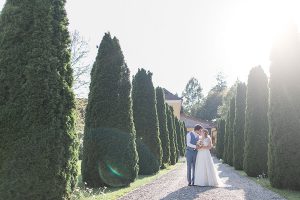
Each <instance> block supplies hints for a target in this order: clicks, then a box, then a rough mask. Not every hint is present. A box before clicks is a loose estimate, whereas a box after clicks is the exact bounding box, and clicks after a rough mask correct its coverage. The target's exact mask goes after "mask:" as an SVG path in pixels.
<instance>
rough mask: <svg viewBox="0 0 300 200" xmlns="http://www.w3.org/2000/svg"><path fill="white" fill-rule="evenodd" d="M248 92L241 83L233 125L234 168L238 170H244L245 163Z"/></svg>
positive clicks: (236, 97) (237, 89) (238, 89)
mask: <svg viewBox="0 0 300 200" xmlns="http://www.w3.org/2000/svg"><path fill="white" fill-rule="evenodd" d="M246 91H247V86H246V84H245V83H242V82H239V83H238V84H237V88H236V96H235V119H234V124H233V126H234V127H233V130H234V131H233V166H234V168H235V169H237V170H241V169H243V161H244V145H245V143H244V130H245V109H246Z"/></svg>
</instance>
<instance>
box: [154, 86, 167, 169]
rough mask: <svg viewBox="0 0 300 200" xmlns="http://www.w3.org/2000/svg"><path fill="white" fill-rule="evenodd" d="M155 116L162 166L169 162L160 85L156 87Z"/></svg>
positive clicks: (163, 100) (164, 107)
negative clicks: (157, 125) (161, 152)
mask: <svg viewBox="0 0 300 200" xmlns="http://www.w3.org/2000/svg"><path fill="white" fill-rule="evenodd" d="M156 101H157V116H158V121H159V133H160V135H159V136H160V140H161V146H162V151H163V154H162V167H165V165H168V164H169V163H170V138H169V131H168V127H167V113H166V104H165V94H164V90H163V89H162V88H161V87H157V88H156Z"/></svg>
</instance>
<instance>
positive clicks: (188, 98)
mask: <svg viewBox="0 0 300 200" xmlns="http://www.w3.org/2000/svg"><path fill="white" fill-rule="evenodd" d="M182 97H183V109H184V111H185V112H187V113H191V111H192V109H193V107H194V106H196V105H199V104H200V103H201V99H202V97H203V94H202V87H201V85H200V83H199V81H198V80H197V79H196V78H194V77H192V78H191V79H190V80H189V81H188V83H187V85H186V86H185V89H184V91H183V92H182Z"/></svg>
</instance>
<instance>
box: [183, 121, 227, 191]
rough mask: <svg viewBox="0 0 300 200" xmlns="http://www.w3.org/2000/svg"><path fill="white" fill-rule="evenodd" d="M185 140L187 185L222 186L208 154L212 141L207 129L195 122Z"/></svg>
mask: <svg viewBox="0 0 300 200" xmlns="http://www.w3.org/2000/svg"><path fill="white" fill-rule="evenodd" d="M186 142H187V148H186V160H187V179H188V182H189V183H188V185H189V186H191V185H198V186H215V187H221V186H223V184H222V182H221V180H220V178H219V176H218V174H217V170H216V169H215V167H214V163H213V160H212V157H211V155H210V151H209V150H210V149H211V147H212V141H211V138H210V136H209V135H208V130H206V129H203V128H202V126H200V125H199V124H197V125H196V126H195V127H194V131H193V132H189V133H188V134H187V136H186Z"/></svg>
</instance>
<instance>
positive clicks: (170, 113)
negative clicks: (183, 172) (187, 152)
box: [166, 104, 177, 165]
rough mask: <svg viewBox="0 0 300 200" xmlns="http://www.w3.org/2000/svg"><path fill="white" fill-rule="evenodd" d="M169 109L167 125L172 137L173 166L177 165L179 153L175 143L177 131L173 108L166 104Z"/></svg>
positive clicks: (171, 153) (171, 154)
mask: <svg viewBox="0 0 300 200" xmlns="http://www.w3.org/2000/svg"><path fill="white" fill-rule="evenodd" d="M166 108H167V120H168V121H167V125H168V131H169V136H170V162H171V165H175V164H176V158H177V151H176V143H175V130H174V123H173V117H172V114H173V111H172V110H171V109H172V107H171V106H169V105H168V104H166Z"/></svg>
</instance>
